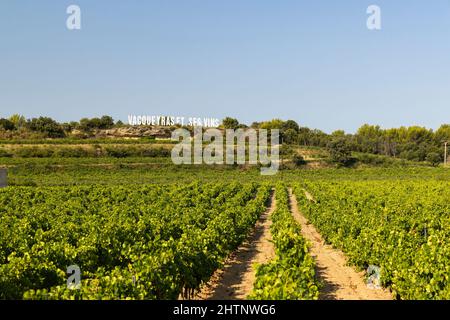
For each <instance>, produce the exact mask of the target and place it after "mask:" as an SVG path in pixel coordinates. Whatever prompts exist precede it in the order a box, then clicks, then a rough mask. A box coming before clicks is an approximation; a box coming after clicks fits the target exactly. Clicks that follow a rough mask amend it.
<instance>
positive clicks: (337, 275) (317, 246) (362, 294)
mask: <svg viewBox="0 0 450 320" xmlns="http://www.w3.org/2000/svg"><path fill="white" fill-rule="evenodd" d="M289 201H290V208H291V212H292V214H293V216H294V218H295V220H296V221H297V222H298V223H299V224H300V225H301V229H302V235H303V237H304V238H305V239H307V240H308V241H309V242H310V244H311V246H310V251H309V252H310V254H311V256H312V257H313V258H314V260H315V262H316V273H317V275H318V278H319V280H320V281H321V282H322V283H323V285H324V287H323V288H322V290H321V292H320V297H319V299H321V300H390V299H392V296H391V294H390V293H389V292H388V291H387V290H385V289H372V288H369V287H368V286H367V284H366V282H365V281H364V272H357V271H355V269H353V268H352V267H350V266H348V265H347V258H346V257H345V255H344V254H343V253H342V252H341V251H340V250H337V249H334V248H333V247H332V246H330V245H327V244H325V242H324V240H323V239H322V237H321V235H320V234H319V233H318V232H317V230H316V228H315V227H314V226H313V225H312V224H310V223H309V222H308V220H307V219H306V218H305V217H304V216H303V215H302V214H301V212H300V211H299V209H298V205H297V199H296V197H295V195H294V194H293V193H292V189H289Z"/></svg>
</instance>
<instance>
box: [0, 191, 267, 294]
mask: <svg viewBox="0 0 450 320" xmlns="http://www.w3.org/2000/svg"><path fill="white" fill-rule="evenodd" d="M269 194H270V188H269V186H267V185H258V184H255V183H247V184H240V183H231V184H222V183H207V184H200V183H192V184H189V185H179V186H177V185H167V186H163V185H160V186H158V185H151V186H149V185H146V186H135V187H133V188H130V187H121V186H112V187H109V186H83V187H76V186H74V187H38V188H29V187H9V188H6V189H3V190H1V191H0V219H1V221H0V222H1V223H0V298H1V299H21V298H26V299H176V298H178V296H179V295H180V294H181V293H184V294H190V293H192V291H193V290H194V289H197V288H198V287H199V286H200V285H201V284H202V283H203V282H205V281H207V280H208V279H209V277H210V276H211V274H212V273H213V272H214V270H215V269H217V268H218V267H220V265H221V264H222V262H223V260H224V259H225V257H226V256H227V255H228V254H229V253H230V252H231V251H232V250H234V249H235V248H236V247H237V246H238V245H239V244H240V243H241V242H242V240H243V239H244V238H245V237H246V235H247V233H248V231H249V229H250V228H251V227H252V226H253V225H254V223H255V222H256V220H257V219H258V217H259V215H260V214H261V212H263V211H264V210H265V204H266V202H267V200H268V197H269ZM70 265H78V266H79V267H80V269H81V273H82V275H81V279H82V280H81V288H80V289H79V290H70V289H68V288H67V285H66V281H67V277H68V275H67V273H66V271H67V267H68V266H70Z"/></svg>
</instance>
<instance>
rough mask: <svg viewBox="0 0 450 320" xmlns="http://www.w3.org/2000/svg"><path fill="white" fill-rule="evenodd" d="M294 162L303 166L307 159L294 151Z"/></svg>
mask: <svg viewBox="0 0 450 320" xmlns="http://www.w3.org/2000/svg"><path fill="white" fill-rule="evenodd" d="M292 163H293V164H294V165H296V166H303V165H305V164H306V160H305V159H304V158H303V157H302V156H301V155H299V154H298V153H294V155H293V156H292Z"/></svg>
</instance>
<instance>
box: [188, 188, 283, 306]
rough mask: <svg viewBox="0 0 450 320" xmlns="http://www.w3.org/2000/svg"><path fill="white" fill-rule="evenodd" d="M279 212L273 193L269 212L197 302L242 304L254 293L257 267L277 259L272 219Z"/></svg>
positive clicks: (197, 295)
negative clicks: (224, 301) (238, 301)
mask: <svg viewBox="0 0 450 320" xmlns="http://www.w3.org/2000/svg"><path fill="white" fill-rule="evenodd" d="M275 208H276V201H275V193H274V192H273V193H272V196H271V198H270V204H269V206H268V209H267V210H266V211H265V212H264V213H263V214H262V215H261V216H260V218H259V220H258V221H257V223H256V225H255V227H254V229H253V231H252V232H251V234H250V235H249V237H248V239H247V240H246V241H244V243H243V244H242V245H241V246H240V247H239V248H238V249H237V250H236V251H235V252H233V253H232V254H231V256H230V257H229V258H228V260H227V261H226V262H225V265H224V267H223V268H222V269H220V270H217V271H216V272H215V273H214V274H213V276H212V277H211V280H210V281H209V282H208V283H207V284H206V285H205V286H203V287H202V288H201V289H200V291H199V292H198V293H197V294H196V295H195V297H194V299H196V300H242V299H246V298H247V296H248V295H249V294H250V293H251V292H252V290H253V283H254V281H255V275H256V270H255V264H263V263H267V262H269V261H270V260H272V259H273V258H274V257H275V247H274V245H273V243H272V236H271V233H270V226H271V224H272V221H271V219H270V215H271V214H272V213H273V212H274V210H275Z"/></svg>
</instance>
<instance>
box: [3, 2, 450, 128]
mask: <svg viewBox="0 0 450 320" xmlns="http://www.w3.org/2000/svg"><path fill="white" fill-rule="evenodd" d="M70 4H78V5H79V6H80V7H81V10H82V30H80V31H69V30H67V29H66V25H65V22H66V18H67V14H66V8H67V6H68V5H70ZM370 4H377V5H379V6H380V7H381V10H382V30H381V31H369V30H368V29H367V28H366V19H367V14H366V9H367V7H368V5H370ZM13 113H21V114H24V115H25V116H26V117H28V118H29V117H35V116H40V115H47V116H51V117H53V118H55V119H57V120H59V121H68V120H79V119H80V118H81V117H94V116H100V115H103V114H109V115H112V116H113V117H114V118H115V119H122V120H124V121H126V120H127V115H128V114H129V113H133V114H149V115H158V114H171V115H172V114H173V115H181V116H183V115H186V116H190V115H195V116H197V115H198V116H201V117H203V116H205V117H206V116H211V117H217V118H223V117H225V116H227V115H230V116H233V117H236V118H238V119H239V120H241V121H242V122H245V123H251V122H252V121H261V120H267V119H271V118H275V117H276V118H282V119H294V120H296V121H297V122H299V124H301V125H305V126H309V127H312V128H319V129H322V130H324V131H326V132H331V131H333V130H335V129H344V130H346V131H349V132H353V131H355V130H356V129H357V128H358V127H359V126H360V125H362V124H364V123H371V124H380V125H381V126H382V127H386V128H387V127H397V126H401V125H415V124H417V125H422V126H426V127H430V128H437V127H438V126H439V125H440V124H442V123H449V122H450V1H448V0H433V1H426V0H396V1H392V0H389V1H387V0H386V1H378V0H371V1H365V0H343V1H336V0H328V1H326V0H308V1H301V0H292V1H288V0H280V1H275V0H270V1H268V0H226V1H225V0H222V1H215V0H202V1H200V0H177V1H175V0H158V1H156V0H149V1H141V0H133V1H130V0H128V1H106V0H95V1H93V0H72V1H65V0H53V1H50V0H40V1H35V0H33V1H31V0H28V1H25V0H1V2H0V117H4V116H9V115H11V114H13Z"/></svg>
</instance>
